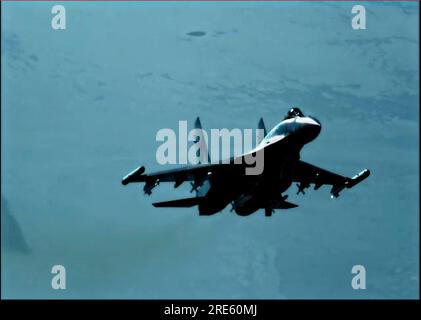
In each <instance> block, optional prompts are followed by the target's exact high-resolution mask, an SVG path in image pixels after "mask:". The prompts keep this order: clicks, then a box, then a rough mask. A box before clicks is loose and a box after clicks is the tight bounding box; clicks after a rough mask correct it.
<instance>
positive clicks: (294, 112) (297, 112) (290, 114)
mask: <svg viewBox="0 0 421 320" xmlns="http://www.w3.org/2000/svg"><path fill="white" fill-rule="evenodd" d="M295 117H304V113H302V112H301V110H300V108H292V109H290V110H289V111H288V113H287V115H286V116H285V118H284V120H286V119H292V118H295Z"/></svg>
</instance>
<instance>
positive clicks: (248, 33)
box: [1, 2, 419, 299]
mask: <svg viewBox="0 0 421 320" xmlns="http://www.w3.org/2000/svg"><path fill="white" fill-rule="evenodd" d="M52 5H53V4H52V3H10V2H7V3H1V6H2V52H1V55H2V71H1V72H2V88H1V89H2V117H1V146H2V153H1V155H2V159H1V160H2V171H1V179H2V180H1V194H2V233H3V234H6V235H7V237H5V238H4V239H3V238H2V253H1V254H2V283H1V285H2V288H1V289H2V296H3V297H5V298H334V299H336V298H352V299H353V298H417V297H418V294H419V292H418V288H419V276H418V274H419V271H418V269H419V256H418V252H419V247H418V240H419V140H418V132H419V122H418V121H419V102H418V101H419V77H418V74H419V64H418V61H419V41H418V38H419V34H418V20H419V10H418V3H400V4H394V3H370V4H365V6H366V9H367V29H366V30H353V29H352V28H351V18H352V14H351V8H352V6H353V5H354V4H353V3H331V2H329V3H318V4H309V3H273V2H268V3H178V4H177V3H165V2H160V3H156V4H153V3H148V4H146V3H76V2H74V3H64V6H65V8H66V30H53V29H52V28H51V18H52V16H53V15H52V14H51V7H52ZM192 31H203V32H205V35H203V36H201V37H194V36H189V35H187V33H189V32H192ZM291 106H300V107H301V109H302V110H303V111H304V112H305V113H306V114H311V115H313V116H316V117H317V118H318V119H319V120H320V121H321V123H322V132H321V134H320V136H319V137H318V139H316V140H315V141H314V142H313V143H311V144H309V145H307V146H306V147H305V148H304V149H303V152H302V158H303V159H304V160H305V161H307V162H310V163H313V164H315V165H319V166H322V167H324V168H326V169H329V170H332V171H335V172H338V173H342V174H344V175H348V176H352V175H354V174H356V173H357V172H359V171H360V170H362V169H363V168H370V169H371V171H372V175H371V176H370V178H369V179H367V180H365V181H364V182H363V183H361V184H360V185H358V187H355V188H353V189H352V190H346V191H345V192H343V194H342V195H341V197H340V198H338V199H336V200H331V199H330V198H329V189H328V187H322V188H321V189H320V190H319V191H318V192H315V191H313V190H309V191H308V192H307V193H306V195H305V196H302V195H299V196H297V195H296V194H295V193H296V188H295V186H292V187H291V189H290V190H288V192H287V194H288V195H289V196H290V200H291V202H293V203H297V204H299V207H298V208H296V209H292V210H285V211H277V212H276V214H274V215H273V216H272V217H271V218H266V217H265V216H264V214H263V212H262V211H258V212H256V213H255V214H254V215H251V216H249V217H239V216H236V215H235V214H234V213H233V212H230V210H229V208H227V209H225V210H224V211H222V212H221V213H220V214H217V215H215V216H210V217H201V216H199V215H198V214H197V209H196V208H191V209H166V208H163V209H157V208H154V207H152V205H151V203H152V202H155V201H164V200H170V199H177V198H184V197H189V196H190V193H189V186H188V185H187V184H186V185H183V186H181V187H180V188H179V189H177V190H174V189H173V187H172V185H168V186H166V185H163V184H161V186H160V187H159V188H157V189H155V190H154V193H153V194H152V196H151V197H147V196H144V195H143V191H142V189H141V186H139V185H137V186H136V185H130V186H127V187H123V186H122V185H121V183H120V181H121V178H122V177H123V176H124V175H125V174H126V173H128V172H129V171H131V170H132V169H133V168H135V167H136V166H138V165H145V166H146V169H147V170H153V171H155V170H160V169H166V167H162V166H160V165H159V164H158V163H157V162H156V160H155V151H156V148H157V147H158V145H159V143H158V142H156V140H155V135H156V132H157V131H158V130H159V129H161V128H174V129H176V128H177V126H178V121H179V120H188V121H189V123H190V125H193V121H194V119H195V117H196V116H200V117H201V119H202V123H203V126H204V128H205V129H210V128H224V127H225V128H229V129H232V128H255V127H256V126H257V121H258V119H259V118H260V117H263V118H264V119H265V121H266V124H267V126H268V127H272V126H274V125H275V124H276V123H277V122H279V121H280V119H281V118H282V117H283V115H284V114H285V113H286V111H287V110H288V109H289V108H290V107H291ZM3 201H7V214H4V211H6V209H4V208H5V206H3ZM6 220H7V221H6ZM6 228H8V229H6ZM19 238H20V240H16V239H19ZM12 241H20V242H19V243H24V245H11V244H10V242H12ZM22 246H23V247H22ZM56 264H61V265H64V266H65V267H66V272H67V273H66V274H67V281H66V284H67V289H66V290H63V291H56V290H53V289H52V288H51V278H52V275H51V267H52V266H53V265H56ZM357 264H361V265H364V266H365V268H366V270H367V289H366V290H364V291H362V290H359V291H355V290H353V289H352V287H351V279H352V274H351V268H352V266H353V265H357Z"/></svg>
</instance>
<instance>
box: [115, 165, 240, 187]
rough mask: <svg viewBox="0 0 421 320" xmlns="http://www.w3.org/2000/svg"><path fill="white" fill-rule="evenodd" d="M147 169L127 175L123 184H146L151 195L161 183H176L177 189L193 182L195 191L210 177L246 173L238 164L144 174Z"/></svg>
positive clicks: (142, 168) (140, 169)
mask: <svg viewBox="0 0 421 320" xmlns="http://www.w3.org/2000/svg"><path fill="white" fill-rule="evenodd" d="M144 172H145V167H143V166H142V167H139V168H137V169H135V170H134V171H132V172H131V173H129V174H128V175H126V176H125V177H124V178H123V180H122V181H121V183H122V184H123V185H127V184H129V183H136V182H144V183H145V186H144V188H143V189H144V191H145V193H146V194H151V191H152V189H153V188H154V187H156V186H157V185H158V184H159V183H160V182H174V187H175V188H177V187H178V186H180V185H181V184H182V183H183V182H185V181H193V183H192V186H193V189H192V191H193V190H195V189H197V187H199V186H200V185H201V184H202V183H203V181H204V180H205V179H206V178H208V177H209V176H210V175H212V176H215V175H218V176H224V177H229V178H236V177H237V176H241V175H242V174H243V173H244V166H243V165H237V164H232V163H229V164H224V163H213V164H199V165H193V166H185V167H182V168H176V169H171V170H164V171H159V172H155V173H148V174H144Z"/></svg>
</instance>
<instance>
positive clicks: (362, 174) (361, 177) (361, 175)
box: [330, 169, 370, 199]
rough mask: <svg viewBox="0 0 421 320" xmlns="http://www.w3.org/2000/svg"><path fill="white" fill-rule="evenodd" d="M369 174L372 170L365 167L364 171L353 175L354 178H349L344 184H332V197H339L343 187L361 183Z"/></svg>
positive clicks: (348, 187) (349, 187)
mask: <svg viewBox="0 0 421 320" xmlns="http://www.w3.org/2000/svg"><path fill="white" fill-rule="evenodd" d="M369 175H370V170H368V169H364V170H363V171H361V172H360V173H358V174H357V175H355V176H353V177H352V178H348V179H347V181H346V182H345V183H344V184H341V185H334V186H332V189H331V191H330V194H331V198H332V199H333V198H337V197H339V193H340V192H341V191H342V190H343V189H345V188H347V189H351V188H352V187H354V186H355V185H357V184H359V183H360V182H361V181H363V180H365V179H367V178H368V176H369Z"/></svg>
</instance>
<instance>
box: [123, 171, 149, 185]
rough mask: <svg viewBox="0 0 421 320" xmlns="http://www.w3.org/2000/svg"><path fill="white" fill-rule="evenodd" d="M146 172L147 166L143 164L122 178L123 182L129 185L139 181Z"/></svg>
mask: <svg viewBox="0 0 421 320" xmlns="http://www.w3.org/2000/svg"><path fill="white" fill-rule="evenodd" d="M144 172H145V167H144V166H141V167H138V168H136V169H135V170H133V171H132V172H130V173H129V174H127V175H126V176H125V177H124V178H123V179H122V180H121V183H122V185H123V186H125V185H128V184H129V183H131V182H135V181H137V179H138V178H139V177H140V176H141V175H142V174H143V173H144Z"/></svg>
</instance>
